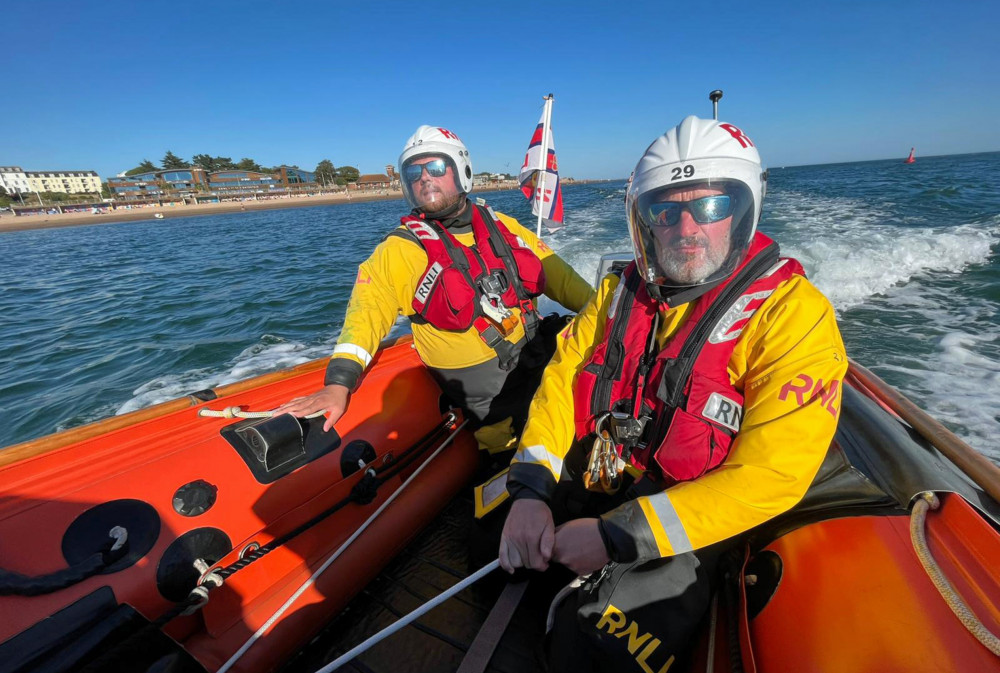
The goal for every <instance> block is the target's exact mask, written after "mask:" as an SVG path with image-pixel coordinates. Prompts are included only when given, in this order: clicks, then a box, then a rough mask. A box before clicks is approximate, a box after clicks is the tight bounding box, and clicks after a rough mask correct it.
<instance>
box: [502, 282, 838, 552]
mask: <svg viewBox="0 0 1000 673" xmlns="http://www.w3.org/2000/svg"><path fill="white" fill-rule="evenodd" d="M618 282H619V277H618V276H616V275H609V276H607V277H606V278H605V279H604V280H603V281H602V283H601V287H600V288H599V289H598V291H597V293H596V294H595V295H594V296H593V297H592V298H591V300H590V302H588V304H587V306H586V307H585V308H584V309H583V310H582V311H581V312H580V314H579V315H578V316H577V318H576V320H575V321H574V322H573V323H571V324H570V325H569V326H567V328H566V329H565V330H564V331H563V332H562V334H560V337H559V339H558V344H557V346H556V353H555V355H554V356H553V358H552V360H551V362H550V363H549V366H548V367H547V368H546V370H545V373H544V375H543V377H542V382H541V385H540V386H539V388H538V391H537V392H536V394H535V397H534V399H533V400H532V402H531V407H530V410H529V412H528V422H527V425H526V426H525V429H524V432H523V433H522V435H521V440H520V444H519V446H518V451H517V453H516V454H515V456H514V459H513V461H512V463H511V468H510V473H509V475H508V481H507V484H508V490H509V491H510V492H511V494H512V495H513V497H515V498H520V497H535V498H542V499H546V500H547V499H548V498H549V497H550V496H551V493H552V490H553V489H554V488H555V484H556V482H557V481H558V480H559V478H560V476H563V477H565V476H566V475H564V474H563V461H564V459H565V458H566V456H567V454H568V452H569V451H570V449H571V447H573V444H574V409H573V384H574V382H575V380H576V376H577V373H578V372H579V371H580V370H581V368H582V367H583V366H584V364H586V362H587V361H588V360H589V359H590V356H591V354H592V353H593V350H594V348H595V347H596V345H597V344H599V343H601V341H603V339H604V329H605V324H606V316H607V312H608V308H609V305H610V303H611V300H612V298H613V296H614V291H615V288H616V287H617V285H618ZM693 306H694V303H693V302H691V303H689V304H684V305H681V306H678V307H675V308H666V307H664V309H663V310H662V311H661V327H660V330H659V332H658V334H657V340H658V343H659V344H660V347H661V348H662V346H663V344H664V343H665V342H666V341H667V340H668V339H669V338H671V336H672V335H673V334H675V333H676V332H677V330H678V329H679V328H680V326H681V325H682V324H683V323H684V321H685V319H686V318H687V316H688V315H689V314H690V312H691V308H692V307H693ZM846 371H847V357H846V355H845V353H844V345H843V341H842V340H841V337H840V332H839V330H838V328H837V321H836V317H835V315H834V311H833V307H832V306H831V305H830V302H829V301H828V300H827V299H826V297H824V296H823V295H822V294H821V293H820V292H819V291H818V290H817V289H816V288H815V287H814V286H813V285H812V284H811V283H810V282H809V281H808V280H806V279H805V278H804V277H802V276H798V275H795V276H793V277H792V278H791V279H789V280H788V281H786V282H784V283H782V284H781V285H779V286H778V288H777V289H776V290H775V291H774V292H773V293H772V294H771V296H770V297H769V298H768V299H767V300H766V301H765V302H764V303H763V304H762V305H761V307H760V308H759V309H758V310H757V311H756V313H755V314H754V315H753V317H752V318H751V319H750V321H749V322H748V324H747V325H746V327H745V328H744V329H743V333H742V334H741V336H740V338H739V340H738V341H737V343H736V347H735V349H734V351H733V354H732V357H731V358H730V361H729V365H728V373H729V378H730V381H731V382H732V384H733V386H734V387H735V388H736V389H737V390H738V391H740V392H741V393H742V394H743V395H744V416H743V421H742V425H741V427H740V431H739V433H738V434H737V436H736V439H735V441H734V443H733V445H732V447H731V450H730V453H729V455H728V457H727V458H726V460H725V461H724V462H723V463H722V464H721V465H720V466H719V467H718V468H716V469H715V470H713V471H711V472H709V473H707V474H705V475H703V476H701V477H699V478H698V479H695V480H693V481H689V482H682V483H679V484H677V485H675V486H672V487H670V488H668V489H666V490H665V491H663V492H660V493H656V494H654V495H651V496H643V497H640V498H637V499H635V500H630V501H628V502H626V503H624V504H622V505H621V506H619V507H617V508H616V509H613V510H612V511H610V512H608V513H606V514H604V515H603V516H602V517H601V523H600V525H601V532H602V535H603V537H604V540H605V542H606V544H607V545H608V547H609V552H610V554H611V556H612V558H613V559H615V560H619V561H630V560H634V559H636V558H638V559H640V560H648V559H652V558H659V557H666V556H672V555H674V554H680V553H684V552H688V551H691V550H694V549H700V548H703V547H706V546H708V545H711V544H713V543H716V542H719V541H721V540H724V539H726V538H729V537H731V536H733V535H736V534H738V533H742V532H744V531H746V530H749V529H750V528H753V527H754V526H757V525H759V524H761V523H763V522H765V521H767V520H768V519H770V518H772V517H774V516H776V515H778V514H781V513H782V512H785V511H787V510H789V509H790V508H791V507H793V506H794V505H795V504H796V503H798V502H799V500H801V499H802V496H803V495H804V494H805V491H806V489H807V488H808V487H809V485H810V483H811V482H812V480H813V478H814V477H815V475H816V473H817V471H818V470H819V468H820V465H821V464H822V462H823V459H824V457H825V456H826V452H827V448H828V446H829V444H830V441H831V440H832V439H833V434H834V431H835V430H836V427H837V419H838V417H839V413H840V400H841V395H840V385H841V383H842V380H843V377H844V374H845V373H846ZM820 380H822V381H823V382H824V384H825V385H826V388H825V389H826V390H827V391H829V390H831V389H835V391H836V394H835V395H831V394H827V395H826V396H825V397H824V396H821V395H816V396H813V394H812V390H813V385H814V383H815V382H817V381H820ZM832 381H836V382H837V383H836V384H835V385H834V384H832V383H831V382H832ZM651 385H653V384H652V383H651ZM589 449H590V447H589V446H579V447H578V448H577V449H576V450H580V451H589Z"/></svg>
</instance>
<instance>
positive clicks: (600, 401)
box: [590, 264, 642, 416]
mask: <svg viewBox="0 0 1000 673" xmlns="http://www.w3.org/2000/svg"><path fill="white" fill-rule="evenodd" d="M619 282H620V283H625V287H624V289H623V290H622V294H621V296H619V297H618V304H617V306H618V309H617V310H618V313H617V315H616V317H615V326H614V328H613V329H612V330H611V333H610V334H609V335H608V336H607V337H606V341H607V344H608V345H607V348H605V349H604V364H603V365H601V368H600V371H599V372H598V373H597V383H596V384H595V385H594V393H593V395H592V397H591V404H590V411H591V413H592V414H594V415H595V416H597V415H599V414H601V413H604V412H605V411H608V410H609V408H610V406H611V386H612V384H613V383H614V382H615V381H617V380H618V379H619V378H620V377H621V375H622V366H623V365H624V363H625V347H624V346H623V345H622V339H623V338H624V336H625V329H626V328H627V327H628V321H629V317H630V316H631V314H632V309H633V307H634V306H635V295H636V294H637V293H638V292H639V287H640V284H641V283H642V279H641V278H640V277H639V271H638V269H636V268H635V265H634V264H630V265H629V267H628V268H626V270H625V276H624V278H623V279H622V280H621V281H619Z"/></svg>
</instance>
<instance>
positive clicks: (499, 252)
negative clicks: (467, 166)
mask: <svg viewBox="0 0 1000 673" xmlns="http://www.w3.org/2000/svg"><path fill="white" fill-rule="evenodd" d="M474 207H475V208H476V209H478V210H479V215H480V217H482V218H483V222H484V223H485V224H486V230H487V231H488V232H489V234H490V239H489V243H488V245H489V246H490V247H491V248H493V253H494V254H495V255H496V256H497V257H499V258H500V260H501V261H503V264H504V266H505V267H506V268H507V273H508V274H509V275H510V284H511V285H512V286H513V288H514V294H515V295H516V296H517V299H518V301H520V302H522V306H523V305H524V304H523V302H525V301H529V300H531V299H532V297H530V296H529V295H528V293H527V291H526V290H525V289H524V285H523V284H522V283H521V277H520V276H519V275H518V272H517V264H516V263H515V262H514V251H513V250H511V249H510V245H509V244H508V243H507V239H505V238H504V237H503V234H501V233H500V229H499V227H498V225H497V223H496V220H494V219H493V215H492V214H491V213H490V210H489V208H487V207H485V206H480V205H478V204H476V205H475V206H474ZM521 311H522V313H523V314H524V336H525V337H526V338H527V339H528V340H529V341H530V340H531V339H532V338H534V336H535V333H536V332H537V331H538V320H539V318H538V311H536V310H534V309H532V310H531V311H525V310H524V309H523V308H522V309H521Z"/></svg>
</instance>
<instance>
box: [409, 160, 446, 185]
mask: <svg viewBox="0 0 1000 673" xmlns="http://www.w3.org/2000/svg"><path fill="white" fill-rule="evenodd" d="M424 169H427V175H429V176H431V177H432V178H440V177H441V176H442V175H444V174H445V173H447V172H448V162H446V161H445V160H444V159H435V160H434V161H428V162H427V163H426V164H410V165H409V166H404V167H403V177H405V178H406V181H407V182H416V181H417V180H419V179H420V176H421V175H423V172H424Z"/></svg>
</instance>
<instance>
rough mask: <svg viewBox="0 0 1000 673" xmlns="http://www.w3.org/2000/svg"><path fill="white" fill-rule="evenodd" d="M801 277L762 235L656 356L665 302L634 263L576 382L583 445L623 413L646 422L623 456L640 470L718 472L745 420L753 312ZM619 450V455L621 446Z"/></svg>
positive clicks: (681, 477) (670, 475)
mask: <svg viewBox="0 0 1000 673" xmlns="http://www.w3.org/2000/svg"><path fill="white" fill-rule="evenodd" d="M793 274H799V275H805V272H804V271H803V269H802V265H801V264H799V263H798V262H797V261H795V260H794V259H789V258H782V259H779V258H778V246H777V244H776V243H774V242H773V241H772V240H771V239H769V238H767V237H766V236H764V235H763V234H761V233H757V234H756V236H755V237H754V240H753V241H752V242H751V245H750V249H749V251H748V252H747V255H746V257H745V258H744V260H743V262H742V264H741V265H740V267H739V268H738V269H737V270H736V271H734V272H733V274H732V275H731V276H730V277H729V279H728V280H726V281H725V282H724V283H722V284H720V285H718V286H717V287H714V288H712V289H711V290H710V291H708V292H706V293H705V294H703V295H702V296H700V297H699V298H698V299H696V300H695V302H696V303H695V306H694V307H693V309H692V311H691V314H690V315H689V316H688V318H687V320H686V321H685V322H684V324H683V325H682V326H681V328H680V329H679V330H678V331H677V333H676V334H674V336H673V337H671V338H670V340H669V341H668V342H667V343H666V344H664V347H663V348H662V350H660V351H659V352H658V353H656V352H655V335H653V334H651V332H652V331H653V329H654V317H655V316H656V315H657V313H658V312H659V309H660V308H661V303H660V302H659V301H657V300H655V299H653V298H652V297H650V296H649V293H648V292H647V290H646V284H645V283H644V282H642V279H641V278H640V276H639V273H638V271H637V270H636V268H635V264H634V263H633V264H630V265H629V266H628V267H627V268H626V269H625V271H624V273H623V275H622V279H621V281H620V282H619V284H618V287H617V288H616V290H615V296H614V297H613V298H612V302H611V306H610V308H609V310H608V315H607V322H606V324H605V330H604V341H603V342H602V343H601V344H599V345H598V346H597V347H596V348H595V349H594V352H593V355H591V357H590V360H588V361H587V363H586V364H585V365H584V367H583V369H582V370H581V371H580V373H579V375H578V376H577V380H576V385H575V387H574V396H573V401H574V408H575V423H576V438H577V440H583V439H584V438H585V437H587V436H589V435H590V434H591V433H594V432H595V431H596V428H595V425H596V422H597V421H598V419H603V421H607V420H608V417H607V416H605V414H607V412H609V411H617V412H624V413H626V414H629V415H631V416H632V417H633V418H636V419H644V420H645V425H644V427H643V434H642V437H641V439H639V441H638V443H636V444H635V445H634V446H630V447H625V449H626V450H625V455H623V456H622V457H623V458H626V459H627V460H628V461H629V462H630V463H631V464H632V465H633V466H635V467H636V468H638V469H639V470H642V471H647V470H650V469H652V468H654V466H655V467H658V468H659V471H660V472H661V474H662V476H663V477H664V479H665V480H666V481H667V482H671V483H672V482H679V481H689V480H691V479H695V478H697V477H699V476H701V475H703V474H704V473H705V472H707V471H709V470H711V469H712V468H715V467H717V466H718V465H720V464H721V463H722V461H723V460H725V458H726V456H727V455H728V454H729V449H730V447H731V446H732V442H733V438H734V437H735V435H736V433H737V432H738V431H739V428H740V423H741V422H742V418H743V395H742V393H741V391H739V390H737V389H736V388H735V387H734V386H733V385H732V383H730V380H729V373H728V369H727V368H728V364H729V359H730V357H732V354H733V349H734V348H735V347H736V342H737V340H738V338H739V336H740V334H741V333H742V331H743V328H744V327H745V326H746V324H747V322H748V321H749V320H750V318H751V317H752V316H753V314H754V312H755V311H756V310H757V309H758V308H760V306H761V304H763V303H764V301H765V300H766V299H767V298H768V297H769V296H770V295H771V293H772V292H774V290H775V288H777V287H778V286H779V285H780V284H781V283H783V282H785V281H786V280H788V279H789V278H791V277H792V275H793ZM657 322H658V321H657ZM650 344H654V345H653V352H649V348H650ZM637 401H641V404H637V403H636V402H637ZM603 421H602V422H603ZM616 448H617V450H618V451H619V453H620V454H621V453H622V448H623V447H622V445H621V444H618V445H617V446H616Z"/></svg>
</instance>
